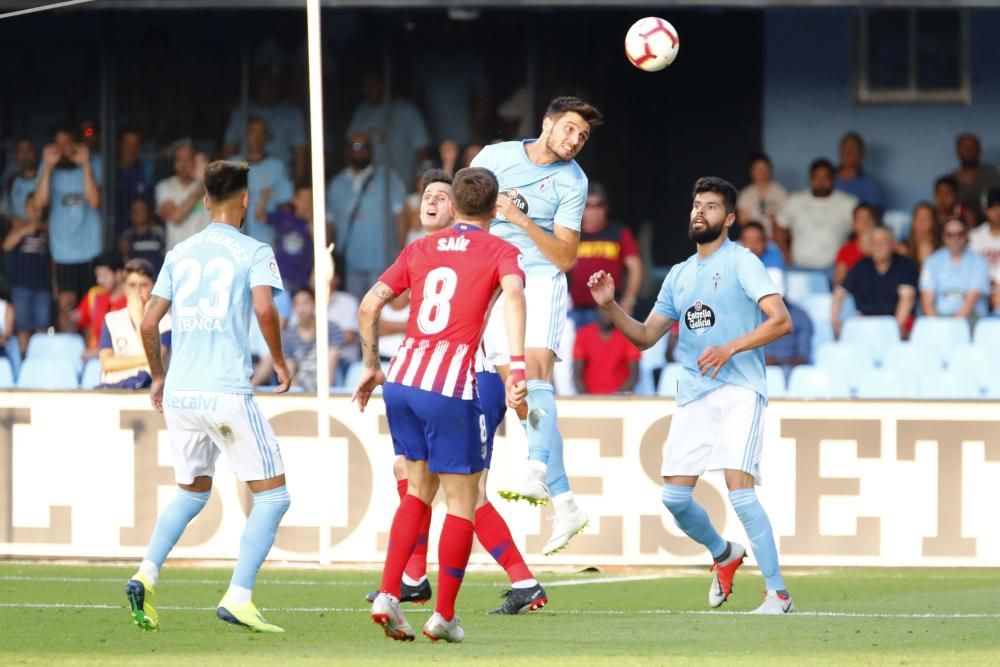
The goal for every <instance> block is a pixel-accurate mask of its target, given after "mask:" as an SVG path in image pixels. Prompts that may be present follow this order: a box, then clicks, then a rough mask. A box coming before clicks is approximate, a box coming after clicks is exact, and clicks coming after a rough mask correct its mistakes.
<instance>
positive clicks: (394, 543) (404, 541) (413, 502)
mask: <svg viewBox="0 0 1000 667" xmlns="http://www.w3.org/2000/svg"><path fill="white" fill-rule="evenodd" d="M429 509H430V508H429V507H428V506H427V505H426V504H424V502H423V501H422V500H420V498H417V497H416V496H411V495H406V496H404V497H403V500H402V502H401V503H399V509H397V510H396V516H395V517H393V519H392V529H391V530H390V531H389V547H388V549H386V552H387V553H386V556H385V567H384V568H383V569H382V586H381V588H380V589H379V590H381V591H382V592H383V593H388V594H389V595H393V596H395V597H396V598H398V597H399V585H400V582H401V581H402V578H403V569H404V568H405V567H406V561H408V560H409V558H410V554H412V553H413V547H414V545H415V544H416V543H417V535H418V534H419V532H420V525H421V523H422V521H423V517H424V514H427V513H428V510H429ZM469 530H470V531H471V530H472V525H471V524H470V525H469ZM470 534H471V533H470ZM425 549H426V547H425ZM465 558H466V561H468V559H469V555H468V553H466V555H465ZM462 567H463V568H464V567H465V566H464V565H463V566H462Z"/></svg>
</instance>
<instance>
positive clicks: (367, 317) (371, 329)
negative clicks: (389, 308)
mask: <svg viewBox="0 0 1000 667" xmlns="http://www.w3.org/2000/svg"><path fill="white" fill-rule="evenodd" d="M395 298H396V293H395V292H394V291H393V290H392V288H391V287H389V286H388V285H386V284H385V283H383V282H381V281H380V282H377V283H375V285H373V286H372V288H371V289H370V290H368V293H367V294H365V298H364V299H362V300H361V307H360V308H359V309H358V333H359V335H360V336H361V355H362V357H363V361H364V365H365V369H364V372H363V373H362V375H361V380H360V381H359V382H358V386H357V388H356V389H355V390H354V395H353V396H351V400H352V401H356V402H357V404H358V408H359V409H360V410H361V412H364V411H365V406H367V405H368V399H370V398H371V396H372V392H373V391H375V388H376V387H378V386H379V385H380V384H382V383H383V382H385V374H383V373H382V364H381V361H380V357H379V351H378V329H379V318H380V317H381V316H382V309H383V308H385V304H387V303H389V302H390V301H392V300H393V299H395Z"/></svg>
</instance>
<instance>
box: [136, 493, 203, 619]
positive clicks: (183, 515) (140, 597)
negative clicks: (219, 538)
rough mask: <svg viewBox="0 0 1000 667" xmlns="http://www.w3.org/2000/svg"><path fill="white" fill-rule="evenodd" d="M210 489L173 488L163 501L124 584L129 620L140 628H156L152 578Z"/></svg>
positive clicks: (155, 575) (156, 576) (158, 573)
mask: <svg viewBox="0 0 1000 667" xmlns="http://www.w3.org/2000/svg"><path fill="white" fill-rule="evenodd" d="M211 494H212V492H211V491H204V492H200V493H199V492H196V491H186V490H184V489H177V496H176V497H175V498H174V499H173V500H172V501H171V502H170V504H169V505H167V506H166V507H165V508H164V509H163V512H162V513H161V514H160V517H159V518H158V519H157V520H156V528H155V529H154V530H153V536H152V538H150V540H149V546H148V547H147V548H146V556H145V557H144V558H143V560H142V564H141V565H139V570H138V571H137V572H136V573H135V575H134V576H133V577H132V578H131V579H129V580H128V582H127V583H126V584H125V595H126V597H127V598H128V604H129V609H130V611H131V614H132V622H133V623H135V624H136V625H137V626H138V627H139V628H140V629H142V630H156V629H157V628H158V627H159V618H158V616H157V614H156V592H155V587H156V581H157V579H159V576H160V568H161V567H163V562H164V561H165V560H166V559H167V554H169V553H170V551H171V549H173V548H174V545H176V544H177V541H178V540H180V539H181V535H183V534H184V529H185V528H187V525H188V524H189V523H191V520H192V519H194V518H195V517H196V516H198V513H199V512H201V510H202V509H203V508H204V507H205V504H206V503H207V502H208V498H209V496H210V495H211Z"/></svg>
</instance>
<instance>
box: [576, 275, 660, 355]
mask: <svg viewBox="0 0 1000 667" xmlns="http://www.w3.org/2000/svg"><path fill="white" fill-rule="evenodd" d="M587 286H588V287H589V288H590V293H591V294H592V295H593V296H594V303H596V304H597V305H598V307H600V308H603V309H604V312H606V313H607V314H608V317H610V318H611V321H612V322H613V323H614V325H615V326H616V327H618V330H619V331H621V332H622V333H623V334H625V337H626V338H628V339H629V340H630V341H632V344H633V345H635V346H636V347H637V348H639V349H640V350H645V349H647V348H649V347H652V346H653V345H654V344H655V343H656V341H658V340H660V338H662V337H663V335H664V334H666V333H667V332H668V331H670V327H672V326H674V320H672V319H670V318H669V317H665V316H663V315H661V314H659V313H657V312H656V311H655V310H654V311H653V312H651V313H650V314H649V317H647V318H646V321H645V322H640V321H638V320H636V319H635V318H633V317H631V316H630V315H629V314H628V313H626V312H625V311H624V310H622V307H621V306H619V305H618V303H617V302H616V301H615V279H614V278H612V277H611V274H609V273H608V272H607V271H598V272H597V273H595V274H594V275H592V276H591V277H590V280H588V281H587Z"/></svg>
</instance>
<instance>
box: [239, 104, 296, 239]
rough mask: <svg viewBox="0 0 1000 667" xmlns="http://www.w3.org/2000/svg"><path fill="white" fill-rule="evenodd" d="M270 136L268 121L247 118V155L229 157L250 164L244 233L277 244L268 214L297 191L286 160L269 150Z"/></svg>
mask: <svg viewBox="0 0 1000 667" xmlns="http://www.w3.org/2000/svg"><path fill="white" fill-rule="evenodd" d="M269 136H270V135H269V130H268V128H267V123H266V122H265V121H264V120H263V119H260V118H250V119H249V120H248V121H247V141H246V144H247V152H246V155H236V156H234V157H232V158H230V159H232V160H236V161H245V162H247V163H248V164H249V165H250V175H249V177H248V179H249V180H248V182H247V196H248V200H249V203H248V205H247V217H246V222H245V223H244V225H243V233H245V234H246V235H247V236H251V237H253V238H255V239H257V240H258V241H260V242H261V243H267V244H269V245H274V239H275V233H274V227H272V226H271V225H270V224H268V221H267V216H269V215H270V214H271V213H274V212H275V211H276V210H277V209H278V207H279V206H281V205H283V204H285V203H287V202H288V201H289V200H290V199H291V198H292V197H293V196H294V194H295V193H294V190H293V187H292V181H291V180H290V179H289V178H288V169H287V168H286V167H285V163H284V162H282V161H281V160H279V159H277V158H274V157H271V156H270V155H268V154H267V152H266V147H267V141H268V137H269Z"/></svg>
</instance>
